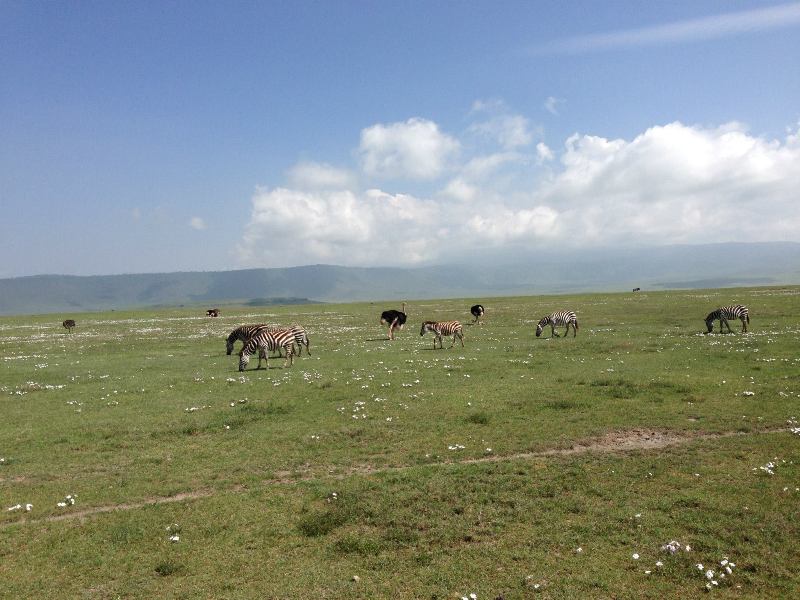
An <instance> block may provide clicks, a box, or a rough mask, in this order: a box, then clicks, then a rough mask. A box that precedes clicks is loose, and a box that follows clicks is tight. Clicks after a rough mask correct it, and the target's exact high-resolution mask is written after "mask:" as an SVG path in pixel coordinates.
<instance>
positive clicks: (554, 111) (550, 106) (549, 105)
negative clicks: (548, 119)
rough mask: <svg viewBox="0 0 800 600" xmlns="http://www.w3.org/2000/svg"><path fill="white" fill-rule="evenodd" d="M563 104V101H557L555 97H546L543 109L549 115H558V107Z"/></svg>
mask: <svg viewBox="0 0 800 600" xmlns="http://www.w3.org/2000/svg"><path fill="white" fill-rule="evenodd" d="M563 103H564V101H563V100H559V99H558V98H556V97H555V96H548V97H547V99H546V100H545V101H544V109H545V110H546V111H547V112H549V113H550V114H551V115H558V105H559V104H563Z"/></svg>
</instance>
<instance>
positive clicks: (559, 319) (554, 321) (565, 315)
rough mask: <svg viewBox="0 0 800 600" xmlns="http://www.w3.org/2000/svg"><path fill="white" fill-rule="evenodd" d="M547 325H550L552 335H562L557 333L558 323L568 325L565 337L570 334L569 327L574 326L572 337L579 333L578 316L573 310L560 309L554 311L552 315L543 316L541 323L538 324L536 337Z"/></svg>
mask: <svg viewBox="0 0 800 600" xmlns="http://www.w3.org/2000/svg"><path fill="white" fill-rule="evenodd" d="M545 325H550V337H553V336H555V337H560V336H559V335H558V334H557V333H556V326H557V325H566V326H567V330H566V331H565V332H564V337H566V336H567V334H569V328H570V326H572V331H573V334H572V337H575V336H576V335H578V317H576V316H575V313H574V312H572V311H571V310H558V311H556V312H554V313H553V314H552V315H549V316H547V317H543V318H542V319H541V320H540V321H539V324H538V325H537V326H536V337H539V336H540V335H542V330H543V329H544V327H545Z"/></svg>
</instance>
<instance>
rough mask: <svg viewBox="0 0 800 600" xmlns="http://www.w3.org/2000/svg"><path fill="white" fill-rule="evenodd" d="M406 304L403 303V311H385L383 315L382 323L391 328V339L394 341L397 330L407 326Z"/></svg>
mask: <svg viewBox="0 0 800 600" xmlns="http://www.w3.org/2000/svg"><path fill="white" fill-rule="evenodd" d="M406 319H407V317H406V303H405V302H403V307H402V310H385V311H383V312H382V313H381V323H382V324H383V325H388V326H389V339H390V340H393V339H394V332H395V329H402V328H403V325H405V324H406Z"/></svg>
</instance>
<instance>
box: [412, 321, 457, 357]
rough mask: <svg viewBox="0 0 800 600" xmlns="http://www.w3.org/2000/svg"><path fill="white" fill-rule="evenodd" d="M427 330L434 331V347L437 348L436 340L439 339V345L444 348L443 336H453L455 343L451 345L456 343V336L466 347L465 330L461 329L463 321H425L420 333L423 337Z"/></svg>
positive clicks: (451, 345)
mask: <svg viewBox="0 0 800 600" xmlns="http://www.w3.org/2000/svg"><path fill="white" fill-rule="evenodd" d="M426 331H431V332H433V335H434V336H435V337H434V338H433V349H434V350H436V341H437V340H438V341H439V347H440V348H444V346H443V345H442V336H448V337H449V336H451V335H452V336H453V343H452V344H450V347H451V348H452V347H453V346H455V345H456V338H458V339H459V340H461V347H462V348H463V347H464V332H463V331H461V323H459V322H458V321H438V322H437V321H425V322H424V323H423V324H422V329H420V330H419V335H420V337H422V336H423V335H425V332H426Z"/></svg>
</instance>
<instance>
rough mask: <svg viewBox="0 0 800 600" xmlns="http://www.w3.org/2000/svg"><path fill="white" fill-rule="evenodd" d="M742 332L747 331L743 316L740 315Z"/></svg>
mask: <svg viewBox="0 0 800 600" xmlns="http://www.w3.org/2000/svg"><path fill="white" fill-rule="evenodd" d="M742 333H747V323H745V322H744V317H742Z"/></svg>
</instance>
